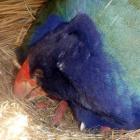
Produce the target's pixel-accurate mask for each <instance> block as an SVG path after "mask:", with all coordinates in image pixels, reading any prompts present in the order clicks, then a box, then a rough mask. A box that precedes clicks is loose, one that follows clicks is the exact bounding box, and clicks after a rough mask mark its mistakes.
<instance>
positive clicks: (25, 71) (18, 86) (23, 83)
mask: <svg viewBox="0 0 140 140" xmlns="http://www.w3.org/2000/svg"><path fill="white" fill-rule="evenodd" d="M36 83H37V82H36V80H35V79H31V76H30V67H29V61H28V59H26V60H25V61H24V63H23V65H22V66H21V69H20V70H19V72H18V74H17V76H16V79H15V84H14V94H15V96H16V97H17V98H19V99H24V98H25V97H27V96H28V95H29V94H30V93H31V91H32V90H33V89H34V88H35V87H37V84H36Z"/></svg>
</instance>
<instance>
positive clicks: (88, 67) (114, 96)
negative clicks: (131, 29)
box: [14, 0, 140, 130]
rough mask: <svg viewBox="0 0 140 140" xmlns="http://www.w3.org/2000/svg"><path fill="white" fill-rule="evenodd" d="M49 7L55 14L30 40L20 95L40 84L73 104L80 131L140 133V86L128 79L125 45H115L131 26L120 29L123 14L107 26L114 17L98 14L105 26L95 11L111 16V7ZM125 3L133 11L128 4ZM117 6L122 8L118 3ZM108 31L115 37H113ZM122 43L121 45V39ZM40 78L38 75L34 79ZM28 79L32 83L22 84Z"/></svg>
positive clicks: (88, 3) (68, 4)
mask: <svg viewBox="0 0 140 140" xmlns="http://www.w3.org/2000/svg"><path fill="white" fill-rule="evenodd" d="M50 3H51V4H52V5H53V4H54V5H53V6H54V8H53V10H54V11H55V12H54V11H53V12H52V11H51V13H52V15H51V14H49V16H48V18H47V19H48V20H47V22H45V24H43V25H42V26H40V27H39V28H36V33H35V34H34V35H33V36H32V37H31V39H30V41H29V46H31V49H30V51H29V53H28V56H27V58H26V60H25V61H24V63H23V65H22V68H21V70H20V71H19V73H18V75H17V77H16V81H15V87H14V89H15V94H16V95H17V96H19V97H25V96H26V94H28V93H29V92H28V90H30V91H31V89H33V88H34V87H35V86H33V85H36V84H37V85H40V86H41V88H42V89H43V90H44V91H46V94H48V95H49V96H54V97H56V98H58V99H60V100H62V101H66V102H67V103H68V105H69V106H70V107H71V109H72V111H73V113H74V115H75V118H76V119H77V121H78V122H79V124H80V129H83V128H97V127H101V126H108V127H111V128H115V129H127V130H131V129H138V128H140V123H139V120H140V119H139V118H140V113H139V112H140V107H139V106H140V105H139V104H140V95H139V92H138V91H137V90H138V89H139V88H138V87H137V85H136V86H134V85H133V84H131V82H130V81H131V80H132V81H135V77H134V78H133V79H132V76H131V75H129V74H130V73H131V71H130V68H131V67H129V65H130V64H127V63H125V62H124V60H123V59H121V58H120V55H121V51H122V50H123V48H121V47H120V46H122V45H120V46H119V45H118V44H119V43H118V42H117V41H116V42H115V41H114V40H113V39H114V38H113V37H116V36H117V35H118V34H117V33H116V31H117V29H116V28H117V27H118V26H119V27H120V26H122V27H126V26H124V25H120V24H119V25H118V26H117V25H115V20H118V19H119V14H120V13H119V14H118V15H117V16H115V19H112V22H111V23H110V22H109V23H110V25H108V21H109V20H110V17H111V16H110V15H109V14H110V13H107V14H108V16H109V18H108V17H106V16H105V17H104V16H103V15H104V13H100V14H99V12H98V14H99V16H98V17H100V18H103V19H102V21H104V23H101V20H99V19H98V17H96V16H97V14H96V12H97V11H98V10H100V9H101V8H104V9H103V11H106V9H107V7H109V6H110V5H111V2H110V3H105V1H102V2H101V1H96V0H88V1H83V3H80V1H79V0H76V1H73V2H71V1H69V0H68V1H67V2H66V1H62V2H60V1H57V2H56V1H51V2H50ZM79 4H80V6H79ZM123 4H124V5H125V6H127V7H130V4H129V3H128V2H124V3H123ZM114 5H115V4H114ZM124 5H123V6H124ZM86 6H87V7H88V8H87V7H86ZM104 6H105V7H104ZM115 6H116V7H115V8H117V7H118V6H119V2H118V3H117V4H116V5H115ZM123 6H122V8H123ZM50 7H51V5H50ZM91 7H92V8H93V10H92V9H91ZM64 8H67V9H64ZM111 8H113V6H112V7H111ZM111 8H110V9H111ZM74 9H77V10H74ZM89 9H90V10H89ZM108 9H109V8H108ZM108 9H107V10H108ZM62 10H64V11H65V12H63V11H62ZM130 10H132V9H130ZM66 11H67V12H66ZM80 11H82V12H80ZM49 12H50V11H49ZM114 13H115V12H114ZM57 14H58V15H57ZM113 17H114V16H113ZM106 18H107V20H105V19H106ZM97 23H98V24H97ZM102 24H103V25H102ZM105 25H108V26H109V27H104V26H105ZM112 25H113V28H112ZM114 26H115V27H114ZM50 27H51V28H50ZM108 28H110V30H111V29H112V30H113V33H114V32H115V33H116V34H115V35H114V34H113V33H110V32H111V31H110V32H109V31H108ZM114 28H115V29H114ZM121 33H122V32H121V31H120V34H121ZM123 35H124V34H123ZM111 37H112V40H113V41H114V42H115V43H118V44H117V45H116V44H115V43H114V42H111V41H112V40H111V39H110V40H111V41H110V42H111V43H112V44H111V43H110V42H107V41H106V40H108V39H109V38H111ZM123 37H125V35H124V36H123ZM118 38H119V39H118V40H119V41H121V38H122V36H120V37H118ZM122 44H124V43H123V42H122ZM113 45H114V46H113ZM115 45H116V46H117V47H118V49H120V50H119V51H117V48H115V47H116V46H115ZM115 51H116V52H115ZM125 56H127V55H125ZM123 58H127V57H123ZM35 73H38V76H37V78H36V79H32V77H33V76H34V75H35ZM131 74H132V73H131ZM25 80H26V81H28V84H27V83H26V84H25V83H24V82H23V81H25ZM25 87H26V88H25ZM25 89H26V90H27V92H25ZM64 105H65V102H62V106H63V107H64ZM64 108H65V107H64ZM64 108H63V109H64Z"/></svg>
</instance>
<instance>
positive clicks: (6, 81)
mask: <svg viewBox="0 0 140 140" xmlns="http://www.w3.org/2000/svg"><path fill="white" fill-rule="evenodd" d="M44 2H45V1H43V0H1V1H0V101H1V102H0V112H1V110H2V109H4V112H3V115H4V118H5V117H7V119H8V114H9V113H10V114H13V113H14V112H15V111H16V112H18V111H20V110H21V108H22V110H23V109H24V111H25V112H26V113H27V114H28V115H29V117H30V119H31V120H32V121H31V122H30V126H29V128H28V131H29V132H30V133H29V135H30V138H29V139H34V140H48V139H50V140H53V139H56V140H71V139H74V140H78V139H83V140H88V139H108V140H109V139H112V140H114V139H116V140H128V139H131V140H139V139H140V131H139V130H136V131H130V132H125V133H122V132H120V131H112V132H111V133H110V134H107V135H105V134H101V133H96V134H95V131H93V132H94V134H91V133H88V132H80V131H79V129H78V125H77V123H76V122H75V120H74V119H73V115H72V114H71V112H70V111H68V112H67V114H66V115H65V119H64V121H63V122H62V124H61V125H60V126H58V127H57V128H56V127H53V126H52V124H51V123H50V122H51V117H52V115H53V113H54V110H55V109H56V107H57V103H56V102H54V101H53V103H52V104H53V105H52V106H50V107H49V108H48V110H47V111H39V110H38V111H36V110H34V107H33V106H32V105H29V104H27V103H24V102H18V103H17V101H15V99H13V98H12V86H13V81H14V77H15V73H14V69H15V68H16V67H19V65H18V63H17V60H16V55H15V49H16V48H17V47H20V45H21V43H22V41H23V39H24V37H25V35H26V34H27V31H28V29H29V28H30V26H31V24H32V22H33V21H34V20H35V19H36V18H35V15H36V12H37V10H38V9H39V8H40V7H41V5H42V4H43V3H44ZM46 101H47V102H49V101H50V99H46ZM13 102H14V104H15V105H14V106H13ZM51 102H52V101H51ZM19 104H20V105H19ZM4 105H6V106H5V107H4ZM17 106H18V108H17ZM19 106H20V107H19ZM2 107H4V108H2ZM18 109H19V110H18ZM1 117H3V116H1ZM4 118H0V120H1V119H4ZM2 127H3V126H2V125H1V126H0V129H2ZM5 135H6V134H5Z"/></svg>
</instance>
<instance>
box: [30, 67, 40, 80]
mask: <svg viewBox="0 0 140 140" xmlns="http://www.w3.org/2000/svg"><path fill="white" fill-rule="evenodd" d="M32 78H33V79H35V80H37V79H39V78H43V71H42V70H41V69H36V70H35V71H34V73H33V75H32Z"/></svg>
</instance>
